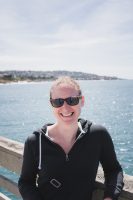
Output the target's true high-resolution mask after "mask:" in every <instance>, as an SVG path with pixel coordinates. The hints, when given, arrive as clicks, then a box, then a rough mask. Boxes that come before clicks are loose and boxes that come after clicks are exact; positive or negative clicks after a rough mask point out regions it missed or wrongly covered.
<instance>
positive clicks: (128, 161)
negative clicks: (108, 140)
mask: <svg viewBox="0 0 133 200" xmlns="http://www.w3.org/2000/svg"><path fill="white" fill-rule="evenodd" d="M79 83H80V85H81V89H82V92H83V95H84V96H85V105H84V107H83V109H82V113H81V116H80V117H82V118H85V119H88V120H90V121H92V122H94V123H98V124H102V125H103V126H105V127H106V128H107V129H108V130H109V133H110V135H111V137H112V139H113V142H114V146H115V150H116V154H117V157H118V160H119V162H120V163H121V165H122V167H123V170H124V172H125V173H126V174H129V175H133V145H132V144H133V136H132V134H133V80H107V81H104V80H103V81H97V80H94V81H88V80H87V81H79ZM50 86H51V82H50V81H49V82H38V83H35V82H31V83H26V82H21V83H12V84H0V135H1V136H5V137H8V138H11V139H13V140H17V141H19V142H23V143H24V141H25V139H26V138H27V136H28V135H30V134H31V133H32V132H33V131H34V130H37V129H38V128H40V127H42V126H43V125H44V124H45V123H47V122H55V119H54V117H53V115H52V109H51V107H50V103H49V89H50ZM0 173H5V174H6V175H7V176H9V177H12V178H13V179H14V180H15V181H17V179H18V177H16V176H15V175H14V174H11V173H10V172H8V171H6V170H5V169H3V168H0ZM0 191H2V192H3V191H4V190H3V189H0ZM4 192H5V193H6V194H7V195H8V196H9V197H10V198H11V199H13V200H18V198H15V196H13V195H11V194H9V193H7V192H6V191H4Z"/></svg>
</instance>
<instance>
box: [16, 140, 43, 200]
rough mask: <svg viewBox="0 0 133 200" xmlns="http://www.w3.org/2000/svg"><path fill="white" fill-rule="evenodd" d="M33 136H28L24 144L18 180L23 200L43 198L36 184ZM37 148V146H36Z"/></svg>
mask: <svg viewBox="0 0 133 200" xmlns="http://www.w3.org/2000/svg"><path fill="white" fill-rule="evenodd" d="M31 140H32V138H28V139H27V140H26V142H25V145H24V154H23V164H22V170H21V174H20V177H19V181H18V188H19V191H20V194H21V196H22V198H23V200H42V197H41V195H40V193H39V191H38V188H37V186H36V178H37V170H38V169H37V166H36V163H35V156H34V153H33V151H32V150H33V149H32V148H33V147H31V146H33V145H32V144H31ZM32 142H33V141H32ZM34 149H35V147H34Z"/></svg>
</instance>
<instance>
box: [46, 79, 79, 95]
mask: <svg viewBox="0 0 133 200" xmlns="http://www.w3.org/2000/svg"><path fill="white" fill-rule="evenodd" d="M62 84H67V85H69V86H71V87H73V88H75V89H76V90H77V91H78V93H79V95H82V91H81V89H80V86H79V84H78V83H77V81H75V80H74V79H73V78H71V77H70V76H60V77H58V78H57V79H56V80H55V81H54V82H53V84H52V86H51V89H50V97H51V94H52V91H53V90H54V88H55V87H56V86H59V85H62Z"/></svg>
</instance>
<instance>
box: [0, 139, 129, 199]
mask: <svg viewBox="0 0 133 200" xmlns="http://www.w3.org/2000/svg"><path fill="white" fill-rule="evenodd" d="M23 147H24V145H23V144H22V143H20V142H17V141H14V140H10V139H7V138H5V137H1V136H0V166H2V167H4V168H6V169H8V170H10V171H12V172H15V173H17V174H20V170H21V165H22V154H23ZM103 181H104V178H103V172H102V170H101V169H100V168H99V170H98V174H97V178H96V190H95V191H94V194H93V200H97V199H98V200H102V196H103V190H104V185H103ZM124 183H125V186H124V189H123V191H122V193H121V196H120V197H119V200H133V176H129V175H126V174H125V175H124ZM0 186H1V187H3V188H5V189H6V190H7V191H9V192H11V193H13V194H15V195H16V196H18V197H20V193H19V191H18V187H17V183H15V182H14V181H12V180H10V179H8V178H7V177H5V176H3V175H0ZM0 200H10V199H9V198H8V197H6V196H5V195H4V194H2V193H0Z"/></svg>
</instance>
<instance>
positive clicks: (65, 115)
mask: <svg viewBox="0 0 133 200" xmlns="http://www.w3.org/2000/svg"><path fill="white" fill-rule="evenodd" d="M60 114H61V115H62V116H63V117H70V116H72V115H73V114H74V112H71V113H68V114H63V113H60Z"/></svg>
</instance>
